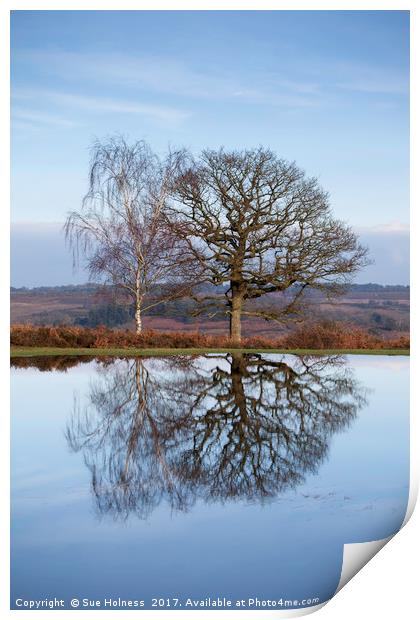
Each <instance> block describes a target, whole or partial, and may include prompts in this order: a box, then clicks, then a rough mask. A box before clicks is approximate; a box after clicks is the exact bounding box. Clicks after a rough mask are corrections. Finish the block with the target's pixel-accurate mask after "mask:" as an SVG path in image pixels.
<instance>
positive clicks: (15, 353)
mask: <svg viewBox="0 0 420 620" xmlns="http://www.w3.org/2000/svg"><path fill="white" fill-rule="evenodd" d="M232 351H235V352H239V353H282V354H292V355H331V354H336V355H337V354H340V355H410V351H409V349H236V348H235V349H229V348H197V347H196V348H184V349H174V348H171V349H169V348H153V349H146V348H143V349H138V348H112V347H110V348H73V347H68V348H64V347H60V348H59V347H16V346H12V347H11V350H10V355H11V357H39V356H48V355H89V356H91V357H103V356H109V357H137V356H143V357H145V356H147V357H150V356H163V355H203V354H205V353H230V352H232Z"/></svg>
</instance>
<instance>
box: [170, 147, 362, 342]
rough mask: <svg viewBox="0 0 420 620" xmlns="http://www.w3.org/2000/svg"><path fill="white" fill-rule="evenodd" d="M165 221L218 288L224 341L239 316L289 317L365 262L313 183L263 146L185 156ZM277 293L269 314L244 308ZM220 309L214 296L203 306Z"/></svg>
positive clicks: (236, 329) (337, 287) (235, 334)
mask: <svg viewBox="0 0 420 620" xmlns="http://www.w3.org/2000/svg"><path fill="white" fill-rule="evenodd" d="M173 198H174V203H173V205H172V215H171V219H172V225H173V226H174V227H175V228H176V229H177V232H178V234H179V235H181V237H182V238H183V239H184V240H185V241H186V243H188V247H189V251H190V254H191V256H193V257H194V258H195V260H196V261H197V263H199V264H200V265H201V266H202V268H203V269H204V270H205V272H206V279H207V281H208V282H210V283H212V284H213V285H224V286H226V284H227V287H226V291H225V296H226V300H225V307H226V310H225V311H226V312H227V313H228V314H229V317H230V335H231V338H232V339H233V340H234V341H236V342H238V341H240V339H241V316H242V315H243V314H249V315H257V316H262V317H264V318H266V319H272V318H276V319H279V318H281V317H282V316H283V317H284V316H285V315H287V316H289V317H290V316H291V315H296V314H297V313H298V312H299V309H300V307H301V305H302V302H303V299H304V292H305V289H307V288H312V289H317V290H318V291H322V292H323V293H324V294H327V295H329V296H334V295H337V294H339V293H340V292H341V291H342V290H343V286H344V285H346V284H347V283H348V282H349V281H350V280H351V277H352V276H353V274H354V273H355V272H356V271H357V270H358V269H359V268H361V267H362V266H363V265H365V264H366V263H367V260H366V255H367V250H366V248H364V247H362V246H361V245H360V244H359V242H358V239H357V236H356V235H355V233H354V232H353V231H352V230H351V229H350V228H349V227H348V226H347V225H346V224H345V223H344V222H341V221H339V220H336V219H334V218H333V216H332V214H331V210H330V206H329V201H328V195H327V193H326V192H325V191H323V190H322V189H321V187H320V186H319V185H318V182H317V180H316V179H314V178H306V177H305V175H304V173H303V171H302V170H300V169H299V168H298V167H297V166H296V165H295V164H294V163H289V162H287V161H285V160H283V159H279V158H278V157H277V156H276V155H275V153H273V152H272V151H270V150H267V149H263V148H258V149H254V150H245V151H233V152H227V151H225V150H224V149H220V150H219V151H213V150H206V151H204V152H203V153H202V155H201V157H200V158H199V159H198V160H194V158H193V157H185V158H184V162H183V166H182V171H181V173H180V174H179V176H178V178H177V181H176V184H175V186H174V189H173ZM275 292H283V293H284V295H283V296H282V300H277V307H276V308H275V309H267V308H263V309H262V308H256V307H255V304H254V305H253V304H248V305H245V302H246V301H247V300H255V299H257V298H259V297H261V296H263V295H266V294H267V293H275ZM204 299H205V300H206V301H207V302H209V303H210V304H211V303H213V302H214V303H215V304H217V303H218V302H219V303H220V295H219V296H218V295H215V296H212V295H209V296H206V297H205V298H204V297H202V298H201V301H203V300H204Z"/></svg>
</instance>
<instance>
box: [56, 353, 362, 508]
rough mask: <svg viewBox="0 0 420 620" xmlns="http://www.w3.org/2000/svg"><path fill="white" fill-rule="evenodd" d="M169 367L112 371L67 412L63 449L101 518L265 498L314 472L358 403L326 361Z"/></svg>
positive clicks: (334, 362)
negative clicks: (88, 486)
mask: <svg viewBox="0 0 420 620" xmlns="http://www.w3.org/2000/svg"><path fill="white" fill-rule="evenodd" d="M171 363H172V366H173V367H172V368H170V367H168V366H167V365H170V364H171ZM179 363H182V360H179V359H178V358H173V359H172V361H171V362H169V361H166V362H162V361H161V362H157V361H151V360H148V361H145V362H144V361H141V360H139V359H137V360H129V361H125V362H119V363H118V364H117V365H116V366H115V368H113V367H112V366H111V367H109V368H108V369H104V370H103V371H102V377H101V380H100V381H99V382H97V383H96V384H94V385H92V387H91V391H90V395H89V406H88V407H87V409H85V410H83V411H82V410H80V409H79V410H76V411H75V412H74V415H73V418H72V423H71V425H70V426H69V428H68V432H67V436H68V440H69V443H70V445H71V446H72V448H73V449H74V450H82V451H83V453H84V456H85V460H86V463H87V465H88V467H89V468H90V470H91V472H92V486H93V491H94V493H95V496H96V501H97V506H98V509H99V511H100V512H101V513H104V512H112V513H113V514H114V515H115V516H124V517H126V516H128V514H129V513H131V512H134V513H136V514H137V515H139V516H141V517H145V516H147V515H148V514H150V513H151V511H152V510H153V509H154V508H155V507H156V506H157V505H158V504H159V503H160V502H161V501H162V500H163V499H165V500H166V501H167V502H168V503H169V504H170V505H171V507H173V508H175V509H178V510H179V509H183V510H186V509H188V508H189V507H190V506H191V505H192V504H193V503H194V502H195V501H196V500H197V499H203V500H205V501H226V500H229V499H247V500H257V501H262V500H264V499H265V498H267V497H274V496H276V495H278V494H279V493H281V492H282V491H284V490H285V489H287V488H292V487H295V486H296V485H298V484H299V483H301V482H303V480H304V476H305V475H306V474H307V473H310V472H314V471H316V469H317V468H318V466H319V465H320V463H321V462H322V460H323V459H324V458H325V456H326V454H327V451H328V443H329V438H330V436H331V434H332V433H334V432H337V431H339V430H341V429H344V428H345V427H346V426H347V425H348V424H349V423H350V422H351V420H353V419H354V418H355V416H356V415H357V411H358V410H359V409H360V407H361V406H363V404H364V402H365V399H364V394H363V390H362V389H361V388H360V386H359V385H358V384H357V383H356V381H355V380H354V379H353V378H352V376H351V373H350V371H349V370H348V368H347V367H346V364H345V362H344V361H343V360H342V358H338V357H328V358H327V357H319V358H294V361H293V363H292V364H289V363H286V362H285V361H284V360H283V359H282V358H279V356H269V357H263V356H261V355H259V354H249V355H248V354H241V353H233V354H228V355H225V356H218V357H217V358H214V357H213V358H210V359H208V360H206V361H204V362H203V363H202V364H198V363H197V362H190V363H188V362H185V361H184V363H183V367H182V368H178V369H177V368H176V366H177V365H178V364H179Z"/></svg>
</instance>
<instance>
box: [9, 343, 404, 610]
mask: <svg viewBox="0 0 420 620" xmlns="http://www.w3.org/2000/svg"><path fill="white" fill-rule="evenodd" d="M12 366H13V368H12V532H11V580H12V581H11V607H12V608H13V609H18V608H24V607H25V608H26V606H27V605H29V603H28V601H30V600H38V601H40V600H41V599H42V600H44V601H46V602H45V605H46V606H48V605H50V603H49V601H51V600H52V599H54V597H55V598H56V599H58V600H60V605H59V606H61V608H69V609H70V608H71V603H70V601H71V600H72V599H77V600H78V602H79V603H78V604H79V609H81V608H89V609H93V608H95V605H96V608H98V606H99V607H100V608H101V609H104V610H106V609H115V608H119V609H122V608H127V609H128V608H134V607H143V608H144V609H149V608H150V609H152V608H153V607H154V606H161V607H162V606H163V607H171V608H174V607H178V608H183V609H189V608H194V606H200V607H207V608H209V607H211V606H218V607H224V608H229V607H231V608H235V605H240V606H241V607H243V608H249V609H253V608H256V607H258V605H259V604H260V605H264V604H267V601H268V602H270V601H271V602H272V606H275V605H274V603H276V602H277V604H278V605H281V604H282V603H281V602H280V601H283V603H284V601H286V602H287V605H288V606H291V607H299V606H300V607H302V606H310V605H313V604H317V603H320V602H323V601H326V600H328V599H329V598H331V596H332V595H333V594H334V591H335V589H336V587H337V585H338V582H339V579H340V572H341V566H342V559H343V544H344V543H351V542H367V541H372V540H378V539H381V538H385V537H387V536H390V535H391V534H393V533H395V532H396V531H398V529H399V528H400V526H401V524H402V522H403V520H404V516H405V512H406V507H407V501H408V490H409V403H408V393H409V391H408V378H409V358H408V357H404V356H395V357H394V356H393V357H387V356H381V355H374V356H369V355H361V356H346V357H344V356H318V357H315V356H312V357H298V356H293V355H266V354H264V355H263V354H256V353H252V354H243V353H233V354H217V355H216V354H214V355H206V356H201V357H197V356H196V357H188V356H169V357H166V358H136V359H132V358H130V359H115V360H110V359H104V360H102V361H101V360H99V359H98V360H89V359H88V358H81V359H77V358H74V357H73V358H72V357H67V358H65V357H63V358H60V357H56V358H40V359H38V360H37V359H33V358H25V359H24V358H15V359H14V360H12ZM239 602H240V603H239ZM258 602H259V603H258ZM236 609H237V607H236Z"/></svg>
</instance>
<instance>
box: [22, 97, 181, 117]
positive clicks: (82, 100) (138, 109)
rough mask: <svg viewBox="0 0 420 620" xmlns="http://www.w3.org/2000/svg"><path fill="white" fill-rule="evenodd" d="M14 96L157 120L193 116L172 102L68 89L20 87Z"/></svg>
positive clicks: (29, 100) (33, 113)
mask: <svg viewBox="0 0 420 620" xmlns="http://www.w3.org/2000/svg"><path fill="white" fill-rule="evenodd" d="M13 97H14V98H15V99H17V100H18V101H21V102H22V101H26V102H31V105H33V104H34V103H35V104H37V103H38V104H39V103H41V104H44V105H45V104H46V103H47V104H48V103H50V104H51V103H53V104H54V105H55V106H57V105H58V106H61V107H62V108H67V109H68V108H70V109H74V108H78V109H83V110H86V111H88V112H93V113H98V112H117V113H121V114H134V115H140V116H146V117H149V118H152V119H155V120H157V121H163V122H167V123H174V122H175V123H178V122H180V121H183V120H184V119H186V118H187V117H188V116H189V114H188V113H186V112H184V111H182V110H179V109H177V108H173V107H169V106H162V105H158V104H156V105H155V104H143V103H139V102H137V101H127V100H123V99H116V98H110V97H101V96H89V95H76V94H73V93H68V92H56V91H49V90H31V91H28V90H25V91H21V90H16V91H14V92H13ZM21 114H26V116H27V117H32V120H34V119H35V118H36V117H38V120H41V119H42V118H43V116H45V118H44V120H45V119H46V118H47V115H43V114H40V113H38V112H32V111H23V112H21Z"/></svg>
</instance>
